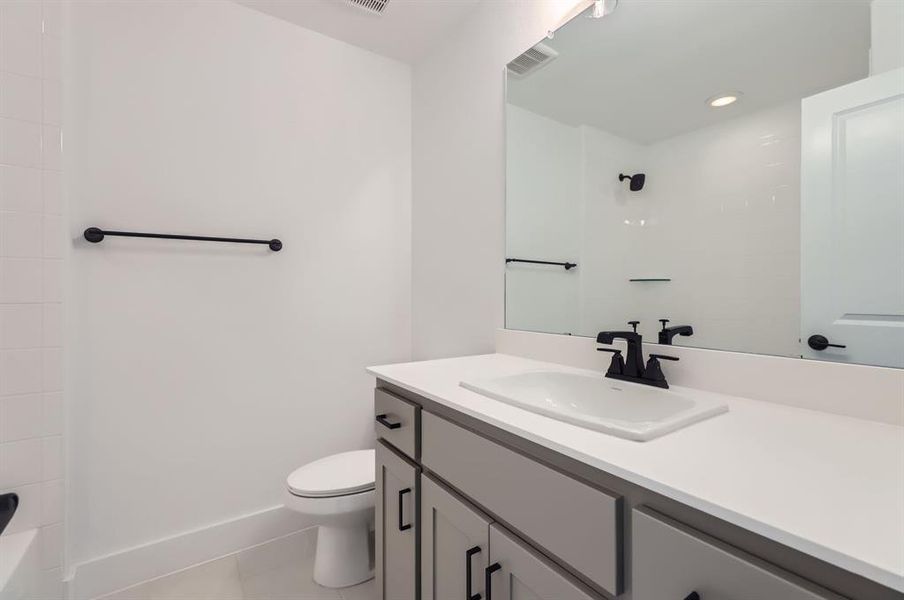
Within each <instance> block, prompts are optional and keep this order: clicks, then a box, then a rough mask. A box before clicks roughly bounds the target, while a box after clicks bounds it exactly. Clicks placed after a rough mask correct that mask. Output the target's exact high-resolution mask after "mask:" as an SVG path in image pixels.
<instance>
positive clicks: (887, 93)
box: [801, 69, 904, 368]
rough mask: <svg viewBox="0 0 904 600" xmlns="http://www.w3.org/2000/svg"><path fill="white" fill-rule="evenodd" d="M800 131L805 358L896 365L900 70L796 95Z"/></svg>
mask: <svg viewBox="0 0 904 600" xmlns="http://www.w3.org/2000/svg"><path fill="white" fill-rule="evenodd" d="M801 131H802V136H801V139H802V140H803V144H802V148H801V341H802V342H803V343H802V344H801V346H802V349H803V355H804V356H806V357H807V358H814V359H819V360H834V361H845V362H855V363H862V364H869V365H882V366H887V367H898V368H902V367H904V69H896V70H893V71H888V72H886V73H882V74H881V75H877V76H873V77H869V78H867V79H864V80H862V81H857V82H854V83H851V84H848V85H846V86H843V87H840V88H837V89H834V90H829V91H827V92H823V93H822V94H818V95H816V96H813V97H811V98H806V99H804V101H803V104H802V130H801ZM814 336H815V337H814ZM819 336H821V337H819ZM826 343H828V344H831V345H826Z"/></svg>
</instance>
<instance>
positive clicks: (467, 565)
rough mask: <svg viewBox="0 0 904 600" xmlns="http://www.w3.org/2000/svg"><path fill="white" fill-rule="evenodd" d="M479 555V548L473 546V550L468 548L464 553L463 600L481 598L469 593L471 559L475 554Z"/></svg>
mask: <svg viewBox="0 0 904 600" xmlns="http://www.w3.org/2000/svg"><path fill="white" fill-rule="evenodd" d="M479 553H480V546H474V547H473V548H469V549H468V551H467V552H465V577H466V578H467V579H466V580H465V589H466V590H467V591H466V592H465V600H480V598H481V596H480V593H479V592H478V593H477V594H473V593H471V579H472V577H471V557H473V556H474V555H475V554H479Z"/></svg>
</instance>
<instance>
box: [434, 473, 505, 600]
mask: <svg viewBox="0 0 904 600" xmlns="http://www.w3.org/2000/svg"><path fill="white" fill-rule="evenodd" d="M421 523H423V527H422V528H421V598H422V599H423V600H449V599H454V600H460V599H468V598H474V600H477V598H482V597H483V596H484V594H485V592H484V589H483V585H484V569H485V567H486V566H487V564H489V559H490V556H489V554H490V519H489V517H487V516H486V515H484V514H482V513H480V512H478V511H477V510H476V509H473V508H471V507H470V506H468V505H467V504H465V503H464V502H463V501H461V500H459V499H458V498H457V497H456V496H454V495H453V494H452V493H450V492H448V491H446V490H445V489H444V488H442V487H441V486H440V485H439V484H437V483H435V482H434V481H432V480H431V479H430V478H429V477H427V476H424V477H423V479H422V480H421Z"/></svg>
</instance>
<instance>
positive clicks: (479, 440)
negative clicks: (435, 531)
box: [422, 413, 621, 595]
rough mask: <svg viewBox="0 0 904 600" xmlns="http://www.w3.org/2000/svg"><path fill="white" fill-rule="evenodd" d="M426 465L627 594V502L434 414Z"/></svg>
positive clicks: (426, 420) (425, 424) (426, 430)
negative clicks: (623, 536) (623, 533)
mask: <svg viewBox="0 0 904 600" xmlns="http://www.w3.org/2000/svg"><path fill="white" fill-rule="evenodd" d="M422 439H423V442H422V444H423V450H422V453H423V459H422V463H423V464H424V466H425V467H426V468H428V469H429V470H431V471H433V472H434V473H436V474H437V475H438V476H439V477H440V478H442V479H444V480H445V481H446V482H448V483H449V484H451V485H452V486H453V487H455V488H457V489H458V490H459V491H460V492H462V493H463V494H464V495H465V496H468V497H469V498H471V499H472V500H474V502H476V503H477V504H479V505H481V506H482V507H483V508H485V509H486V510H487V511H488V512H490V513H493V514H495V515H496V516H497V517H498V518H499V520H500V521H503V522H504V523H505V524H506V525H507V526H509V527H511V528H512V529H515V530H517V531H518V532H519V533H520V534H521V535H522V536H523V537H526V538H528V539H530V540H531V541H533V542H534V543H535V544H536V545H538V546H540V547H541V548H542V549H543V550H545V551H546V552H547V553H549V554H551V555H552V556H554V557H557V558H558V559H560V560H561V561H562V562H563V563H565V564H567V565H569V566H570V567H571V568H572V569H573V570H574V571H575V572H576V573H580V574H581V575H583V576H584V577H585V578H587V579H588V580H589V581H590V582H593V583H596V584H597V585H598V586H599V587H600V588H602V589H603V590H605V591H607V592H609V593H610V594H612V595H616V594H618V593H620V592H621V548H620V536H619V531H620V520H621V499H620V498H616V497H614V496H611V495H609V494H607V493H604V492H602V491H600V490H598V489H596V488H593V487H590V486H589V485H586V484H584V483H582V482H580V481H578V480H576V479H572V478H571V477H568V476H566V475H563V474H561V473H559V472H558V471H554V470H553V469H551V468H549V467H547V466H545V465H542V464H540V463H538V462H535V461H533V460H531V459H529V458H527V457H525V456H522V455H521V454H518V453H516V452H514V451H512V450H509V449H508V448H505V447H503V446H500V445H499V444H496V443H494V442H491V441H489V440H487V439H486V438H483V437H481V436H479V435H477V434H475V433H472V432H470V431H468V430H466V429H463V428H461V427H458V426H457V425H454V424H452V423H450V422H449V421H446V420H444V419H441V418H439V417H437V416H435V415H432V414H430V413H423V416H422Z"/></svg>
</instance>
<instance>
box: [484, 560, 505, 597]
mask: <svg viewBox="0 0 904 600" xmlns="http://www.w3.org/2000/svg"><path fill="white" fill-rule="evenodd" d="M501 568H502V565H500V564H499V563H493V564H491V565H490V566H489V567H487V568H486V569H484V572H485V573H486V581H485V582H484V587H485V588H486V590H487V600H493V573H495V572H496V571H498V570H499V569H501Z"/></svg>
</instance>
